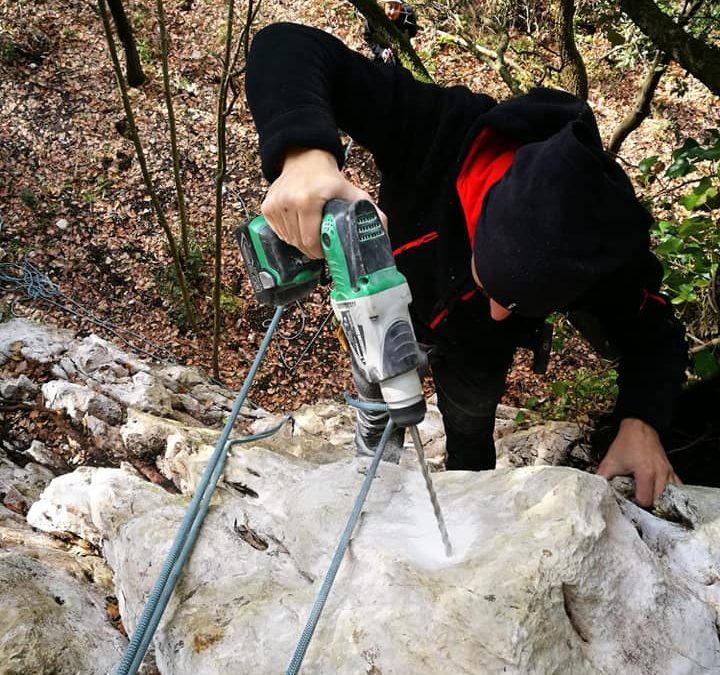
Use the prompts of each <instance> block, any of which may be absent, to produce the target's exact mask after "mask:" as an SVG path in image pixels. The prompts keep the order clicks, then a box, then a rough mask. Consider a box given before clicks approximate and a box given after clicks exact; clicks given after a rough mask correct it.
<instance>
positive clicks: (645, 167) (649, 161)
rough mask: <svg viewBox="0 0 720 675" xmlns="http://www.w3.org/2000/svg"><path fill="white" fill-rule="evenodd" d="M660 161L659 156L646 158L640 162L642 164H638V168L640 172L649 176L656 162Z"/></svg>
mask: <svg viewBox="0 0 720 675" xmlns="http://www.w3.org/2000/svg"><path fill="white" fill-rule="evenodd" d="M657 161H658V156H657V155H652V156H651V157H646V158H645V159H643V160H641V161H640V164H638V167H639V169H640V171H641V172H642V173H643V174H645V175H647V174H649V173H650V171H651V170H652V168H653V167H654V166H655V162H657Z"/></svg>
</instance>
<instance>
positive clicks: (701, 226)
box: [678, 216, 715, 237]
mask: <svg viewBox="0 0 720 675" xmlns="http://www.w3.org/2000/svg"><path fill="white" fill-rule="evenodd" d="M714 226H715V225H714V223H713V221H712V219H711V218H708V217H707V216H691V217H690V218H685V220H683V221H682V223H680V227H679V228H678V234H679V235H680V236H681V237H693V236H695V235H698V234H700V233H701V232H704V231H705V230H708V229H710V230H712V228H714Z"/></svg>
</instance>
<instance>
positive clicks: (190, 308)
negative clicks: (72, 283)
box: [98, 0, 197, 328]
mask: <svg viewBox="0 0 720 675" xmlns="http://www.w3.org/2000/svg"><path fill="white" fill-rule="evenodd" d="M105 1H106V0H98V9H99V10H100V16H101V17H102V22H103V28H104V29H105V38H106V41H107V45H108V50H109V51H110V58H111V59H112V63H113V70H114V71H115V81H116V82H117V85H118V89H119V90H120V98H121V99H122V104H123V108H124V110H125V117H126V119H127V123H128V130H129V132H130V136H131V138H132V142H133V145H134V146H135V154H136V155H137V159H138V164H139V165H140V171H141V173H142V177H143V181H144V182H145V188H146V189H147V191H148V194H149V195H150V203H151V204H152V207H153V211H154V212H155V217H156V218H157V221H158V223H159V224H160V227H161V228H162V230H163V232H164V233H165V236H166V238H167V241H168V246H169V248H170V254H171V256H172V259H173V266H174V269H175V272H176V274H177V278H178V285H179V286H180V292H181V293H182V297H183V303H184V305H185V311H186V313H187V317H188V321H189V322H190V325H191V326H192V327H193V328H195V327H196V325H197V320H196V318H195V307H194V305H193V302H192V299H191V298H190V292H189V290H188V287H187V281H186V280H185V274H184V272H183V267H182V264H181V261H180V254H179V251H178V247H177V245H176V243H175V236H174V235H173V232H172V230H171V229H170V226H169V225H168V223H167V220H166V218H165V213H164V211H163V209H162V205H161V204H160V200H159V199H158V196H157V191H156V190H155V185H154V183H153V180H152V177H151V175H150V171H149V170H148V166H147V161H146V159H145V152H144V151H143V147H142V143H140V136H139V134H138V130H137V125H136V124H135V116H134V114H133V111H132V106H131V105H130V97H129V96H128V90H127V86H126V84H125V79H124V78H123V74H122V68H121V66H120V60H119V59H118V54H117V49H116V48H115V40H114V39H113V35H112V28H111V27H110V19H109V17H108V13H107V9H106V6H105Z"/></svg>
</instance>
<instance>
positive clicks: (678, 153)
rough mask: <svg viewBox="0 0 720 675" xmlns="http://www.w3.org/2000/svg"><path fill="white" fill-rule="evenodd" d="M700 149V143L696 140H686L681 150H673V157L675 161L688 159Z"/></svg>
mask: <svg viewBox="0 0 720 675" xmlns="http://www.w3.org/2000/svg"><path fill="white" fill-rule="evenodd" d="M699 147H700V143H698V142H697V141H696V140H695V139H694V138H686V139H685V140H684V141H683V144H682V145H681V146H680V147H679V148H676V149H675V150H673V154H672V157H673V159H678V158H680V157H686V156H688V155H691V154H692V153H693V152H694V151H695V149H696V148H699Z"/></svg>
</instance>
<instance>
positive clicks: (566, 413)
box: [526, 368, 617, 420]
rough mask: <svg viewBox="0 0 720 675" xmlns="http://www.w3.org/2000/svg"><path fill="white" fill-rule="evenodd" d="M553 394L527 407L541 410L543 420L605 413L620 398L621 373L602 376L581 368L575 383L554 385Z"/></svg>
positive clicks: (531, 401) (527, 404) (574, 379)
mask: <svg viewBox="0 0 720 675" xmlns="http://www.w3.org/2000/svg"><path fill="white" fill-rule="evenodd" d="M549 394H550V395H549V396H548V398H547V399H546V400H545V401H543V402H542V403H541V402H540V401H539V399H537V398H536V397H530V398H529V399H528V401H527V402H526V407H528V408H530V409H533V408H535V409H538V410H539V411H540V412H542V414H543V416H545V417H550V418H552V419H557V420H565V419H578V417H580V416H582V415H584V414H589V413H594V412H605V411H607V410H609V409H610V408H611V407H612V405H613V402H614V401H615V398H616V396H617V372H616V371H615V370H614V369H613V368H608V369H607V370H605V371H603V372H600V373H593V372H591V371H590V370H588V369H587V368H578V369H577V371H575V375H574V377H573V378H572V379H569V380H566V379H560V380H555V381H554V382H552V383H551V384H550V392H549Z"/></svg>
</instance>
